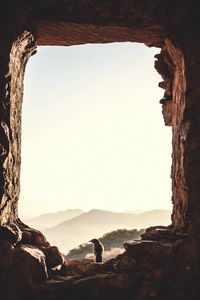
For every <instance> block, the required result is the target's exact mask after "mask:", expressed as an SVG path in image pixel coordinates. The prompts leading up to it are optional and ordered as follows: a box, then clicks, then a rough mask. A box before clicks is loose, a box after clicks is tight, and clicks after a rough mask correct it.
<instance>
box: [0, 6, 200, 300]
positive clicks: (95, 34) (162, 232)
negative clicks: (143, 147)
mask: <svg viewBox="0 0 200 300" xmlns="http://www.w3.org/2000/svg"><path fill="white" fill-rule="evenodd" d="M2 6H3V7H4V9H1V10H0V225H2V227H1V228H0V242H1V243H0V254H1V255H0V283H1V285H0V293H1V295H3V294H5V295H7V298H8V299H25V298H29V299H43V300H44V299H66V298H68V299H83V297H85V299H122V297H126V299H133V298H134V299H150V298H153V299H168V300H169V299H170V300H171V299H199V297H200V288H199V278H200V270H199V265H200V254H199V253H200V235H199V230H200V218H199V214H200V201H199V197H200V184H199V182H200V101H199V98H200V88H199V78H200V68H199V66H200V49H199V48H200V35H199V24H200V22H199V10H198V1H171V0H165V1H160V0H154V1H147V0H140V1H130V0H124V1H121V0H101V1H99V0H73V1H72V0H59V1H57V0H44V1H32V0H27V1H21V0H16V1H11V0H7V1H3V2H2ZM120 41H121V42H125V41H132V42H134V41H137V42H141V43H145V44H147V45H148V46H157V47H159V48H161V51H160V54H158V55H156V62H155V68H156V69H157V71H158V72H159V73H160V75H161V77H162V81H161V82H160V83H159V86H160V87H161V88H163V89H164V95H163V99H161V101H160V102H161V104H162V112H163V117H164V121H165V124H166V125H170V126H172V132H173V139H172V147H173V153H172V170H171V177H172V202H173V212H172V224H171V226H170V227H169V228H150V229H149V230H147V232H146V233H145V235H144V236H143V238H144V239H148V240H149V242H145V243H144V242H143V243H134V244H131V246H130V245H125V247H126V248H127V250H126V252H125V253H124V254H123V255H121V256H119V257H117V258H116V259H114V260H111V261H109V262H107V263H105V264H104V265H102V266H98V267H94V265H91V266H90V265H89V266H88V268H87V267H86V269H84V268H80V270H83V269H84V270H85V271H84V272H83V273H79V274H76V275H72V274H73V271H70V272H71V275H69V274H68V276H66V275H63V274H62V276H61V274H60V275H58V274H57V275H55V276H60V277H59V278H58V277H57V279H55V278H54V277H52V278H49V280H47V281H45V282H44V283H43V284H40V285H38V284H35V283H34V285H32V283H30V282H33V281H31V280H30V281H27V282H28V283H27V284H28V287H27V286H26V288H25V287H24V286H23V281H22V280H21V279H20V277H21V275H20V276H18V277H19V278H16V279H14V277H13V274H15V272H13V270H14V268H15V262H16V260H17V253H18V252H20V251H21V252H20V253H23V255H24V256H27V255H28V256H27V257H29V258H30V255H29V254H30V253H29V254H27V253H28V252H25V250H22V244H23V243H27V244H28V246H26V247H27V249H28V248H29V249H30V248H31V249H33V248H34V249H35V251H36V252H38V251H39V252H38V253H44V254H45V265H48V268H51V266H53V265H55V264H57V262H58V261H62V256H61V255H60V254H59V251H58V250H55V249H56V248H53V249H52V248H51V247H50V245H49V243H48V242H47V241H46V239H45V237H44V236H43V235H42V234H41V233H39V232H38V231H35V230H33V229H31V228H28V227H27V226H25V225H24V224H22V223H21V222H20V221H19V220H18V210H17V202H18V198H19V191H20V180H19V179H20V160H21V158H20V153H21V150H20V147H21V105H22V96H23V78H24V71H25V66H26V63H27V61H28V59H29V57H30V56H31V55H32V54H34V53H35V51H36V43H38V44H39V45H73V44H82V43H88V42H90V43H97V42H98V43H107V42H120ZM150 240H152V242H150ZM20 245H21V246H20ZM20 247H21V248H20ZM49 247H50V248H49ZM19 249H21V250H19ZM37 249H38V250H37ZM50 249H51V251H49V250H50ZM41 250H42V252H40V251H41ZM52 250H53V251H52ZM24 253H26V254H24ZM47 253H51V255H53V256H51V257H50V258H48V259H47V257H48V256H49V254H47ZM141 253H142V255H141ZM20 255H21V254H20ZM41 255H42V254H41ZM54 260H55V261H56V262H54ZM23 261H24V262H25V261H27V263H26V264H27V266H24V270H28V264H29V263H28V261H29V259H27V260H26V259H23ZM36 261H37V260H36ZM80 264H81V263H80ZM74 268H75V269H76V270H77V265H76V266H75V265H74ZM62 271H63V269H62ZM23 272H24V273H25V271H23ZM80 272H82V271H80ZM75 273H76V272H75V271H74V274H75ZM30 274H31V271H30ZM30 274H29V275H30ZM43 275H44V274H43ZM43 275H41V278H38V280H39V279H41V282H42V278H43V280H44V279H45V278H46V277H45V276H43ZM37 276H38V275H37ZM37 276H36V277H37ZM52 276H54V275H52ZM77 276H78V277H77ZM39 277H40V276H39ZM28 278H32V277H31V275H30V277H28ZM36 281H37V280H36ZM39 281H40V280H39ZM15 290H16V291H17V293H15ZM66 295H67V296H66ZM5 297H6V296H5ZM5 299H6V298H5Z"/></svg>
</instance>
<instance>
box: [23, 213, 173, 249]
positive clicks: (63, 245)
mask: <svg viewBox="0 0 200 300" xmlns="http://www.w3.org/2000/svg"><path fill="white" fill-rule="evenodd" d="M70 216H72V217H70ZM170 216H171V211H169V210H158V209H157V210H152V211H146V212H143V213H138V212H137V213H116V212H111V211H105V210H97V209H93V210H90V211H89V212H82V211H81V210H67V211H65V212H58V213H55V214H45V215H42V216H40V217H38V218H36V219H32V220H29V221H27V222H26V223H27V224H28V225H29V226H31V227H34V228H37V229H39V230H42V231H43V233H44V234H45V236H46V237H47V239H48V241H49V242H50V243H51V244H52V245H56V246H58V247H59V248H60V250H61V251H62V252H64V253H67V252H68V251H69V250H70V249H72V248H74V247H76V246H78V245H80V244H81V243H85V242H88V241H89V240H91V239H92V238H98V237H99V236H101V235H103V234H105V233H108V232H111V231H113V230H117V229H124V228H126V229H141V228H147V227H149V226H154V225H169V224H170ZM65 217H66V219H65ZM56 222H57V224H56ZM41 225H42V226H43V229H41V227H40V226H41ZM48 227H49V228H48Z"/></svg>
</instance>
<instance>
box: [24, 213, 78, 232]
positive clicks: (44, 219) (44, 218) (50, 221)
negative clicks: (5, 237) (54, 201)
mask: <svg viewBox="0 0 200 300" xmlns="http://www.w3.org/2000/svg"><path fill="white" fill-rule="evenodd" d="M82 213H83V211H82V210H80V209H67V210H65V211H58V212H55V213H47V214H43V215H40V216H39V217H37V218H33V219H29V220H26V221H25V222H26V224H27V225H29V226H30V227H34V228H36V229H39V230H45V229H47V228H49V227H54V226H56V225H58V224H59V223H62V222H64V221H67V220H69V219H72V218H74V217H77V216H79V215H80V214H82Z"/></svg>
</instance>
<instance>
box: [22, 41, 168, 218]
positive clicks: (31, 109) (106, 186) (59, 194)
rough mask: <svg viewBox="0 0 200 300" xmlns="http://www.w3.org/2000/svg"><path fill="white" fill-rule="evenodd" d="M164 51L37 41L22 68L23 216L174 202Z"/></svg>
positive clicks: (164, 205)
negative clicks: (161, 71) (160, 62)
mask: <svg viewBox="0 0 200 300" xmlns="http://www.w3.org/2000/svg"><path fill="white" fill-rule="evenodd" d="M158 52H159V49H156V48H148V47H146V46H144V45H142V44H136V43H114V44H107V45H97V44H96V45H82V46H72V47H39V48H38V53H37V54H36V55H35V56H34V57H32V58H31V59H30V61H29V63H28V65H27V68H26V74H25V84H24V86H25V91H24V100H23V120H22V121H23V123H22V124H23V125H22V170H21V171H22V172H21V196H20V202H19V205H20V207H19V209H20V215H22V216H24V217H31V216H35V215H39V214H41V213H44V212H53V211H58V210H66V209H69V208H81V209H83V210H89V209H93V208H97V209H106V210H113V211H123V210H134V209H154V208H163V209H171V181H170V168H171V128H170V127H166V126H164V122H163V118H162V114H161V105H160V104H159V100H160V99H161V98H162V95H163V91H162V90H161V89H160V88H158V86H157V85H158V82H159V81H161V77H160V76H159V75H158V74H157V73H156V71H155V69H154V68H153V66H154V55H155V54H156V53H158Z"/></svg>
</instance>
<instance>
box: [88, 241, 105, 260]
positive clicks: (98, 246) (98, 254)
mask: <svg viewBox="0 0 200 300" xmlns="http://www.w3.org/2000/svg"><path fill="white" fill-rule="evenodd" d="M90 242H91V243H93V245H94V247H93V250H94V255H95V261H96V262H97V263H99V262H102V260H103V257H102V255H103V251H104V247H103V245H102V243H101V242H100V241H99V240H97V239H92V240H90Z"/></svg>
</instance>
